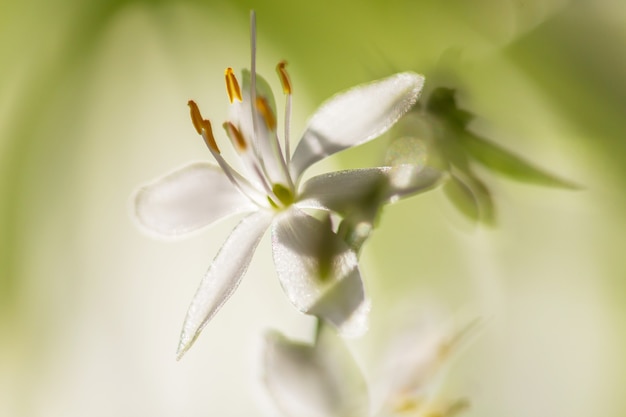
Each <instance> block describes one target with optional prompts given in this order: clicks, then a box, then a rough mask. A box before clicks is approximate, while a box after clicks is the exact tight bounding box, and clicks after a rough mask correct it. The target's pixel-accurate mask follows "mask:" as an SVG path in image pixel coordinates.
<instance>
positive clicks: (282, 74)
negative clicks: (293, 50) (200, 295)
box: [276, 61, 291, 94]
mask: <svg viewBox="0 0 626 417" xmlns="http://www.w3.org/2000/svg"><path fill="white" fill-rule="evenodd" d="M286 66H287V61H280V62H279V63H278V65H276V72H278V77H279V78H280V82H281V83H282V85H283V93H285V94H291V81H290V80H289V74H287V69H286V68H285V67H286Z"/></svg>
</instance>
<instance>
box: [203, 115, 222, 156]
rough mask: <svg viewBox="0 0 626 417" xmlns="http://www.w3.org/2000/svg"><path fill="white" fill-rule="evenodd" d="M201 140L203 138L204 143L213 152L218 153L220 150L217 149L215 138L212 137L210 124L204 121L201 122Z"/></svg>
mask: <svg viewBox="0 0 626 417" xmlns="http://www.w3.org/2000/svg"><path fill="white" fill-rule="evenodd" d="M202 138H204V143H206V146H208V147H209V148H210V149H212V150H213V151H215V152H217V153H220V148H218V147H217V142H215V137H214V136H213V129H212V128H211V122H209V121H208V120H206V119H204V120H202Z"/></svg>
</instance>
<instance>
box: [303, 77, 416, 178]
mask: <svg viewBox="0 0 626 417" xmlns="http://www.w3.org/2000/svg"><path fill="white" fill-rule="evenodd" d="M423 84H424V77H423V76H421V75H419V74H415V73H412V72H404V73H399V74H395V75H392V76H391V77H388V78H384V79H382V80H379V81H375V82H373V83H369V84H365V85H361V86H357V87H355V88H352V89H350V90H348V91H346V92H344V93H340V94H338V95H336V96H335V97H333V98H331V99H330V100H329V101H327V102H326V103H324V104H322V106H321V107H320V108H319V109H318V110H317V112H316V113H315V114H314V115H313V116H312V117H311V119H310V120H309V123H308V126H307V128H306V130H305V132H304V134H303V135H302V139H301V140H300V143H298V146H297V147H296V150H295V151H294V154H293V158H292V160H291V173H292V175H293V178H298V177H299V176H300V174H301V173H302V172H304V170H306V169H307V168H308V167H309V166H311V165H312V164H314V163H315V162H317V161H319V160H320V159H323V158H325V157H326V156H328V155H331V154H333V153H335V152H339V151H341V150H343V149H346V148H349V147H352V146H356V145H359V144H361V143H364V142H367V141H369V140H371V139H374V138H376V137H378V136H380V135H381V134H383V133H384V132H386V131H387V129H389V128H390V127H391V126H392V125H393V124H394V123H395V122H396V121H397V120H398V119H399V118H400V117H401V116H402V115H403V114H404V113H405V112H406V111H408V110H409V109H410V108H411V107H412V106H413V105H414V104H415V102H416V101H417V98H418V96H419V94H420V91H421V89H422V86H423Z"/></svg>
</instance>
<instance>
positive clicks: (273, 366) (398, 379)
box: [262, 322, 476, 417]
mask: <svg viewBox="0 0 626 417" xmlns="http://www.w3.org/2000/svg"><path fill="white" fill-rule="evenodd" d="M475 325H476V322H474V323H471V324H470V325H468V326H466V327H465V328H464V329H462V330H461V331H456V332H454V331H452V332H451V331H449V330H444V329H443V328H441V327H438V328H436V329H433V328H427V329H424V328H417V329H416V328H414V329H411V332H408V333H403V334H402V335H401V336H402V337H398V338H397V339H395V340H394V341H395V342H396V343H395V344H394V345H393V346H392V347H393V349H389V351H388V352H387V354H386V355H385V357H384V358H382V359H383V362H385V364H386V369H385V372H384V374H383V375H382V376H378V378H377V379H375V380H373V381H372V382H373V383H370V384H368V383H367V382H366V380H365V378H364V377H363V374H362V373H361V370H360V369H359V367H358V366H357V364H356V362H355V361H354V358H353V357H352V356H351V355H350V352H349V351H348V349H347V348H346V346H345V345H344V344H343V342H342V340H341V339H339V338H338V337H337V336H336V335H335V334H334V332H333V331H332V330H331V329H329V328H328V327H326V328H322V330H321V332H319V334H318V335H317V336H316V341H315V343H314V344H307V343H301V342H294V341H291V340H289V339H287V338H285V337H284V336H283V335H281V334H280V333H278V332H270V333H268V334H266V336H265V341H264V345H263V352H262V353H263V357H262V360H263V363H262V372H263V375H262V379H263V383H264V385H265V388H266V389H267V392H268V394H269V395H270V397H271V399H272V401H273V403H274V404H275V406H276V408H277V409H278V410H279V411H280V412H281V413H282V414H283V415H284V416H285V417H367V416H377V417H383V416H385V417H387V416H389V417H391V416H396V417H400V416H412V417H420V416H421V417H434V416H438V417H451V416H453V415H454V414H456V413H457V412H459V411H461V410H463V409H465V408H466V407H467V401H466V400H463V399H460V400H457V401H453V402H447V401H442V400H440V399H438V398H437V396H438V394H439V390H440V386H441V383H442V378H443V377H444V376H445V374H446V372H445V371H446V370H447V369H446V368H447V366H448V365H449V364H450V363H451V359H452V356H453V355H454V354H456V353H458V351H459V349H460V348H462V347H463V346H466V345H467V342H468V339H469V338H472V336H473V335H474V333H475V330H476V326H475ZM416 330H418V331H416ZM376 388H378V389H379V392H378V393H379V394H382V396H381V398H380V399H379V401H378V402H377V403H376V404H374V402H373V401H370V397H371V394H372V393H371V392H370V391H371V390H372V389H374V390H375V389H376Z"/></svg>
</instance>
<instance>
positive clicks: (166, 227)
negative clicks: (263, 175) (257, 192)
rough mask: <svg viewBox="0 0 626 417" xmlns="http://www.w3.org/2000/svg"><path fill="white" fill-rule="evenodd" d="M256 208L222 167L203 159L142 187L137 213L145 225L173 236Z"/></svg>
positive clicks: (151, 229) (136, 198) (139, 219)
mask: <svg viewBox="0 0 626 417" xmlns="http://www.w3.org/2000/svg"><path fill="white" fill-rule="evenodd" d="M255 208H256V206H255V205H254V204H253V203H252V202H251V201H250V200H249V199H248V198H247V197H245V196H244V195H243V194H241V193H240V192H239V191H238V190H237V189H236V188H235V187H234V186H233V184H231V183H230V181H229V180H228V178H227V177H226V176H225V175H224V173H223V172H222V170H221V169H220V168H219V167H217V166H215V165H211V164H208V163H203V162H197V163H194V164H191V165H187V166H185V167H183V168H181V169H178V170H176V171H174V172H172V173H169V174H167V175H165V176H164V177H161V178H159V179H157V180H156V181H154V182H152V183H150V184H148V185H145V186H143V187H141V188H140V189H139V190H138V191H137V193H136V195H135V215H136V218H137V220H138V221H139V223H140V224H141V226H143V227H144V228H145V229H147V230H148V231H149V232H152V233H156V234H159V235H162V236H169V237H174V236H180V235H183V234H186V233H190V232H193V231H195V230H198V229H200V228H202V227H205V226H208V225H210V224H211V223H213V222H215V221H217V220H220V219H222V218H224V217H226V216H229V215H231V214H235V213H240V212H246V211H252V210H254V209H255Z"/></svg>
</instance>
